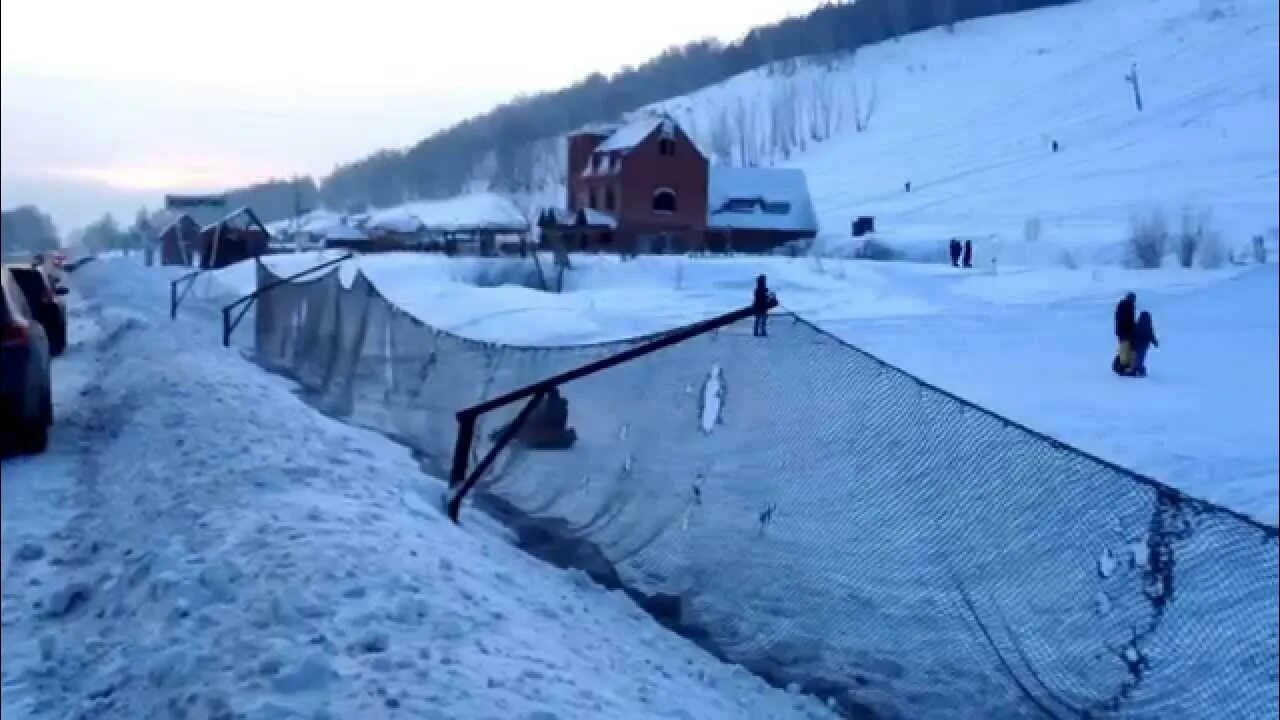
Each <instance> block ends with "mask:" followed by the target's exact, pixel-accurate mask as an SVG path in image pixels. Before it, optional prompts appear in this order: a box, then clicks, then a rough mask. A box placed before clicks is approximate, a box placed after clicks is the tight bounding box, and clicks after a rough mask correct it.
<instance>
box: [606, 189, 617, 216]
mask: <svg viewBox="0 0 1280 720" xmlns="http://www.w3.org/2000/svg"><path fill="white" fill-rule="evenodd" d="M616 201H617V199H616V198H615V197H614V196H613V188H612V187H607V188H605V190H604V209H605V210H608V211H609V212H613V207H614V205H615V204H616Z"/></svg>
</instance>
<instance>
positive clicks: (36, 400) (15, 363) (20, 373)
mask: <svg viewBox="0 0 1280 720" xmlns="http://www.w3.org/2000/svg"><path fill="white" fill-rule="evenodd" d="M0 313H2V314H0V332H2V333H3V335H2V336H0V452H3V454H5V455H10V454H13V453H15V452H18V453H39V452H44V449H45V447H46V446H47V445H48V443H49V426H50V425H52V424H53V392H52V391H53V383H52V378H51V367H50V359H49V358H50V355H49V340H48V337H47V336H46V335H45V331H44V328H43V327H42V326H41V325H40V323H39V322H37V321H36V319H35V318H34V317H33V316H32V314H31V310H30V308H29V307H28V306H27V300H26V298H25V297H23V293H22V289H21V287H19V285H18V281H17V280H16V279H15V278H14V275H13V271H12V269H11V268H9V267H5V268H0Z"/></svg>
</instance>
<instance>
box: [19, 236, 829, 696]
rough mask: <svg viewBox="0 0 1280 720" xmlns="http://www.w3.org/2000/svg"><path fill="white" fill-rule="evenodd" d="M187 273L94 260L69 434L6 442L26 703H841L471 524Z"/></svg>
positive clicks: (66, 415)
mask: <svg viewBox="0 0 1280 720" xmlns="http://www.w3.org/2000/svg"><path fill="white" fill-rule="evenodd" d="M167 278H168V274H167V273H164V272H159V271H156V270H154V269H152V270H148V269H145V268H142V267H140V266H139V265H138V264H137V263H134V262H130V261H125V260H117V261H102V262H98V263H92V264H90V265H88V266H86V267H85V268H84V269H82V270H81V271H79V272H78V273H76V275H74V276H73V277H72V283H73V284H74V285H75V286H76V287H77V290H78V292H77V294H76V295H73V296H72V297H71V298H70V301H71V306H72V308H73V310H72V313H73V317H74V320H73V324H72V328H71V338H72V346H71V348H70V350H69V351H68V353H67V355H66V356H65V357H63V358H60V359H59V360H58V361H57V362H58V364H57V367H56V369H55V373H56V379H57V394H56V397H55V402H56V409H55V413H56V417H57V425H56V427H55V432H54V434H53V437H52V444H51V447H50V450H49V452H48V453H47V454H45V455H42V456H39V457H33V458H21V459H14V460H7V461H5V463H4V466H3V485H2V487H3V503H2V505H0V507H2V508H3V533H2V540H3V547H2V552H3V558H4V571H3V572H4V575H3V614H2V619H0V622H2V624H3V630H4V632H3V640H2V644H0V649H2V658H0V659H2V663H0V664H2V665H3V713H4V715H5V716H6V717H99V718H128V719H129V720H134V719H136V718H162V717H163V718H170V717H228V718H229V717H245V718H261V719H263V720H265V719H267V718H270V719H273V720H274V719H280V718H294V717H296V718H322V717H332V718H355V717H360V718H372V717H422V718H464V717H465V718H481V717H502V718H526V719H529V720H532V719H534V718H537V719H538V720H550V719H551V718H599V717H627V718H631V717H637V718H638V717H655V718H659V717H660V718H678V717H684V718H719V717H726V718H728V717H734V718H760V717H778V718H783V717H814V718H817V717H827V716H828V715H827V712H826V710H825V709H824V708H823V707H821V706H820V705H819V704H817V703H816V701H814V700H812V699H808V698H804V697H800V696H794V695H789V694H787V693H784V692H781V691H777V690H774V689H772V688H769V687H767V686H766V685H764V684H763V683H762V682H761V681H759V680H758V679H756V678H754V677H752V676H751V675H749V674H748V673H746V672H745V671H743V670H741V669H736V668H732V667H730V666H727V665H724V664H721V663H719V662H717V661H715V660H714V659H713V658H711V657H710V656H708V655H706V654H705V653H703V652H702V651H700V650H698V649H696V648H695V647H694V646H693V645H691V644H690V643H688V642H686V641H684V640H682V639H680V638H678V637H676V636H674V635H672V634H671V633H669V632H667V631H665V630H663V629H661V628H659V627H658V626H657V625H655V624H654V623H653V622H652V621H651V620H650V619H649V618H648V617H647V616H645V615H643V614H642V613H641V612H640V611H639V610H638V609H637V608H636V607H635V606H634V605H633V604H632V603H631V602H630V601H629V600H628V599H627V598H626V597H625V596H622V595H620V594H616V593H610V592H606V591H603V590H601V589H600V588H599V587H597V586H595V585H594V584H593V583H591V582H590V581H588V580H587V579H586V578H585V576H583V575H581V574H579V573H576V572H567V573H566V572H561V571H559V570H555V569H552V568H550V567H547V566H545V565H543V564H541V563H539V562H537V561H535V560H533V559H530V558H529V557H527V556H525V555H524V554H522V553H520V552H518V551H517V550H515V549H514V548H512V547H511V546H510V545H509V544H508V543H507V542H506V541H505V540H504V539H503V538H502V537H501V535H500V534H495V532H494V531H491V530H485V529H484V528H483V527H478V526H475V525H472V526H470V527H468V528H466V529H459V528H458V527H455V526H454V525H452V524H451V523H449V521H448V520H447V519H445V518H444V517H443V516H442V514H441V512H440V500H441V493H442V486H441V484H440V483H439V482H438V481H436V480H435V479H432V478H430V477H427V476H424V475H423V474H422V472H421V471H420V470H419V468H418V466H417V464H416V463H415V461H414V460H413V459H412V458H411V457H410V454H409V452H408V451H407V450H406V449H404V448H402V447H400V446H397V445H394V444H392V443H391V442H389V441H387V440H385V439H383V438H382V437H380V436H378V435H375V434H372V433H369V432H365V431H362V430H359V429H354V428H351V427H349V426H347V425H344V424H342V423H339V422H336V421H334V420H331V419H329V418H326V417H324V416H321V415H319V414H317V413H316V412H315V411H314V410H312V409H311V408H310V407H308V406H307V405H305V404H304V403H303V402H302V401H301V400H299V399H298V398H297V397H296V396H295V394H294V393H293V392H292V387H291V384H290V383H288V382H286V381H284V380H282V379H280V378H277V377H274V376H270V375H268V374H266V373H264V372H262V371H261V370H260V369H259V368H258V367H257V366H254V365H252V364H250V363H249V362H247V361H246V360H244V359H243V358H242V357H241V356H240V355H239V354H238V353H237V352H234V351H226V350H223V349H222V348H221V347H220V345H219V342H218V340H219V339H218V337H217V334H216V333H217V327H218V325H217V322H216V319H217V315H216V312H215V307H216V306H214V305H211V304H209V303H208V302H206V301H204V300H202V299H200V298H194V299H190V300H188V302H187V304H185V305H184V307H183V310H182V312H183V318H182V321H180V322H177V323H172V322H170V321H169V320H168V318H167V310H168V308H167V303H168V296H167V291H168V288H167V283H166V282H165V281H166V279H167Z"/></svg>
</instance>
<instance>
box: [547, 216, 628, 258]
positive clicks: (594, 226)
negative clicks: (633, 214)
mask: <svg viewBox="0 0 1280 720" xmlns="http://www.w3.org/2000/svg"><path fill="white" fill-rule="evenodd" d="M538 226H539V227H540V228H542V237H541V239H540V244H541V246H542V248H543V249H546V250H555V249H557V248H556V247H555V243H557V242H559V243H563V248H564V249H565V250H567V251H572V252H600V251H613V250H618V249H619V248H620V247H621V246H620V245H618V244H617V242H616V240H617V238H616V237H615V233H616V231H617V229H618V221H617V219H615V218H614V217H613V216H612V215H610V214H609V213H606V212H602V211H600V210H595V209H592V208H580V209H578V210H576V211H575V210H566V209H564V208H548V209H547V210H545V211H544V212H543V213H542V214H541V215H540V217H539V219H538Z"/></svg>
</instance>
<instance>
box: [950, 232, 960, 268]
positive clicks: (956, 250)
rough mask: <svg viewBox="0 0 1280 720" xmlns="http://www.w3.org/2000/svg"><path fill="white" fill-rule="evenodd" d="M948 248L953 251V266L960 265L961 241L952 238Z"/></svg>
mask: <svg viewBox="0 0 1280 720" xmlns="http://www.w3.org/2000/svg"><path fill="white" fill-rule="evenodd" d="M948 249H949V250H950V251H951V267H960V241H959V240H957V239H956V238H951V243H950V245H949V247H948Z"/></svg>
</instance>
